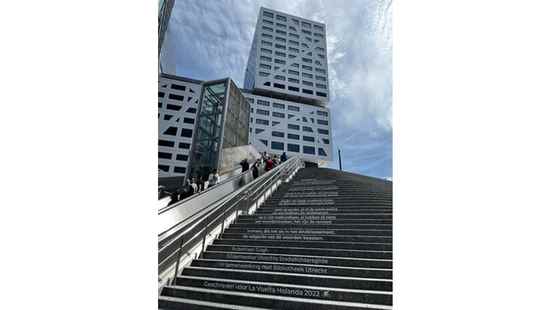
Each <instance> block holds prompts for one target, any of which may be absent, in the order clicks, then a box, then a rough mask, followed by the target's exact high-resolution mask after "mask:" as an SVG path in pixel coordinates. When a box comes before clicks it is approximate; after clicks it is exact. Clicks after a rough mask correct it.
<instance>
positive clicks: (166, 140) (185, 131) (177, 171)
mask: <svg viewBox="0 0 552 310" xmlns="http://www.w3.org/2000/svg"><path fill="white" fill-rule="evenodd" d="M201 83H202V82H201V81H198V80H193V79H188V78H183V77H178V76H172V75H167V74H161V75H159V85H158V115H157V116H158V126H159V139H158V169H159V176H160V177H165V176H185V175H186V171H187V169H188V164H189V159H190V152H191V148H192V141H193V137H194V126H195V120H196V114H197V110H198V103H199V99H200V95H201V88H202V84H201Z"/></svg>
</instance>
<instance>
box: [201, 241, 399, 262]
mask: <svg viewBox="0 0 552 310" xmlns="http://www.w3.org/2000/svg"><path fill="white" fill-rule="evenodd" d="M207 250H209V251H219V252H244V253H258V254H289V255H313V256H328V257H344V258H365V259H392V258H393V254H392V252H391V251H363V250H343V249H339V250H338V249H321V248H292V247H289V246H286V247H262V246H235V245H224V244H218V245H213V244H212V245H209V246H208V247H207Z"/></svg>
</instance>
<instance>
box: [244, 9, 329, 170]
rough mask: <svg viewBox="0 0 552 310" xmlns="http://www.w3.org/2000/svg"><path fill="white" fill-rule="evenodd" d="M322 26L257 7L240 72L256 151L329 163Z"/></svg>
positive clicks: (327, 86)
mask: <svg viewBox="0 0 552 310" xmlns="http://www.w3.org/2000/svg"><path fill="white" fill-rule="evenodd" d="M327 72H328V61H327V51H326V27H325V25H324V24H322V23H319V22H315V21H312V20H307V19H304V18H301V17H297V16H293V15H289V14H285V13H282V12H278V11H274V10H270V9H267V8H264V7H261V9H260V11H259V16H258V20H257V26H256V29H255V34H254V37H253V43H252V45H251V51H250V53H249V60H248V62H247V69H246V71H245V78H244V87H245V89H246V90H242V91H243V92H244V95H245V96H246V97H247V98H248V100H249V101H250V105H251V107H252V110H251V112H252V113H251V118H250V122H251V123H250V130H251V133H250V142H251V144H253V145H254V146H255V147H256V148H257V149H258V150H259V151H261V152H263V151H267V152H268V153H273V154H281V153H282V152H284V151H285V152H287V153H288V155H289V156H299V157H301V158H303V159H304V160H306V161H308V162H314V163H317V164H320V165H324V164H326V163H327V162H328V161H331V160H332V138H331V126H330V111H329V110H328V109H327V108H326V106H327V104H328V101H329V85H328V74H327Z"/></svg>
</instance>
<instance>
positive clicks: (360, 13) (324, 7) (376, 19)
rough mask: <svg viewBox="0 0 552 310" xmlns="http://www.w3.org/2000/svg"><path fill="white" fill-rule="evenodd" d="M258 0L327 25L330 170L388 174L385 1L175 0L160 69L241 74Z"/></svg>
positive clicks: (239, 77)
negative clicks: (332, 145)
mask: <svg viewBox="0 0 552 310" xmlns="http://www.w3.org/2000/svg"><path fill="white" fill-rule="evenodd" d="M261 6H264V7H267V8H270V9H274V10H279V11H282V12H285V13H288V14H292V15H297V16H301V17H304V18H307V19H312V20H316V21H319V22H323V23H325V24H326V31H327V44H328V69H329V79H330V91H331V94H330V96H331V97H330V100H331V102H330V105H329V108H330V109H331V113H332V125H333V127H332V131H333V141H334V150H333V151H334V161H333V162H332V163H331V164H330V167H332V168H338V167H339V165H338V161H337V148H338V147H339V148H340V149H341V155H342V164H343V169H344V170H347V171H351V172H355V173H360V174H363V175H369V176H375V177H382V178H384V177H385V178H388V177H391V176H392V131H393V126H392V117H391V110H392V39H391V24H392V23H391V15H392V9H391V0H348V1H337V0H299V1H297V0H295V1H268V0H264V1H263V0H217V1H215V0H209V1H205V0H176V1H175V6H174V9H173V12H172V16H171V20H170V22H169V27H168V30H167V35H166V37H165V43H164V47H163V50H162V52H161V61H162V63H163V65H164V68H165V71H166V72H167V73H172V74H176V75H182V76H186V77H191V78H196V79H201V80H209V79H219V78H223V77H228V76H229V77H231V78H232V79H233V80H234V81H235V82H236V83H237V84H238V86H240V87H241V86H242V85H243V77H244V72H245V66H246V63H247V57H248V55H249V49H250V46H251V41H252V38H253V32H254V30H255V23H256V20H257V14H258V12H259V8H260V7H261Z"/></svg>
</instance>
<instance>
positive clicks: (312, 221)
mask: <svg viewBox="0 0 552 310" xmlns="http://www.w3.org/2000/svg"><path fill="white" fill-rule="evenodd" d="M237 223H243V224H288V225H294V224H295V225H303V224H305V225H308V224H324V225H332V224H345V225H349V224H393V220H391V219H388V220H385V219H344V220H339V219H337V220H332V219H327V218H326V217H325V216H322V217H320V219H315V218H314V217H312V218H311V219H309V218H308V217H307V218H303V219H301V218H299V219H289V220H256V219H246V218H241V217H239V218H238V220H237Z"/></svg>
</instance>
